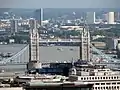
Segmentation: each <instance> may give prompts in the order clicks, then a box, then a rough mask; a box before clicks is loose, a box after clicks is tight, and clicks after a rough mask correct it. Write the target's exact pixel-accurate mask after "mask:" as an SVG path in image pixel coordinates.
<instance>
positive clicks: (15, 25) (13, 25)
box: [11, 19, 18, 35]
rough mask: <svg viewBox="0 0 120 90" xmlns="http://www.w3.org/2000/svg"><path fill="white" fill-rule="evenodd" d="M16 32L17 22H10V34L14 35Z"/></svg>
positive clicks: (13, 20)
mask: <svg viewBox="0 0 120 90" xmlns="http://www.w3.org/2000/svg"><path fill="white" fill-rule="evenodd" d="M17 32H18V20H15V19H12V20H11V34H13V35H15V33H17Z"/></svg>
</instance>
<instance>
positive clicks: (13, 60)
mask: <svg viewBox="0 0 120 90" xmlns="http://www.w3.org/2000/svg"><path fill="white" fill-rule="evenodd" d="M30 23H31V28H32V29H31V30H30V31H31V32H30V43H29V45H27V46H26V47H25V48H23V49H22V50H21V51H19V52H18V53H16V54H15V55H13V56H12V57H9V58H7V59H5V60H2V61H0V65H9V64H11V65H14V64H27V68H38V67H39V66H40V63H39V59H40V58H39V43H43V44H44V43H45V44H47V43H49V44H56V43H65V44H66V43H67V44H69V43H79V44H80V51H79V52H80V55H79V56H80V59H81V60H88V61H90V59H91V54H90V51H91V50H92V51H94V52H96V53H98V55H99V56H97V58H99V59H101V58H102V59H103V60H102V61H101V62H99V63H101V64H120V61H119V60H117V59H114V58H112V57H110V56H108V55H106V54H104V53H103V52H101V51H100V50H99V49H97V48H95V47H94V46H93V45H92V44H91V43H90V34H89V30H88V28H83V32H82V33H81V37H80V40H74V39H73V40H72V39H58V40H40V39H39V34H38V31H37V29H36V23H35V21H34V20H31V21H30ZM90 47H91V48H90Z"/></svg>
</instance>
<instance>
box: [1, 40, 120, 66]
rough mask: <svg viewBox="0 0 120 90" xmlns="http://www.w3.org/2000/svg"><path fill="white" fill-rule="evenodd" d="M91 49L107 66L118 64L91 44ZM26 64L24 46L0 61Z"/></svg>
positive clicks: (6, 63) (26, 48)
mask: <svg viewBox="0 0 120 90" xmlns="http://www.w3.org/2000/svg"><path fill="white" fill-rule="evenodd" d="M44 42H45V41H44ZM64 42H65V41H64ZM74 42H75V41H74ZM77 42H78V41H77ZM91 49H92V51H94V52H96V53H97V54H98V56H97V57H98V58H103V61H104V62H106V63H109V64H120V60H118V59H115V58H112V57H110V56H108V55H106V54H104V53H103V52H101V51H100V50H99V49H97V48H96V47H94V46H93V45H92V44H91ZM28 62H29V45H26V46H25V47H24V48H23V49H22V50H21V51H19V52H17V53H16V54H15V55H13V56H12V57H9V58H7V59H4V60H2V61H0V65H8V64H11V65H12V64H13V65H14V64H27V63H28ZM104 62H101V63H102V64H103V63H104Z"/></svg>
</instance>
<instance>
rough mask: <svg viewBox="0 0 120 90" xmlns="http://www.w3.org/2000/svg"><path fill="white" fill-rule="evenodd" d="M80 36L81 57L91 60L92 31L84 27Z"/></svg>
mask: <svg viewBox="0 0 120 90" xmlns="http://www.w3.org/2000/svg"><path fill="white" fill-rule="evenodd" d="M80 37H81V38H80V41H81V43H80V59H81V60H87V61H90V33H89V30H88V28H87V27H83V31H82V33H81V36H80Z"/></svg>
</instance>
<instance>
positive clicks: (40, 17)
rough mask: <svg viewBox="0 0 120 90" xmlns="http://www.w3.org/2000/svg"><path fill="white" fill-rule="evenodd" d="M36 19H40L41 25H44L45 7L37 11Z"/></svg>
mask: <svg viewBox="0 0 120 90" xmlns="http://www.w3.org/2000/svg"><path fill="white" fill-rule="evenodd" d="M35 19H36V20H37V21H38V23H39V25H40V26H41V25H42V21H43V8H40V9H37V10H36V11H35Z"/></svg>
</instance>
